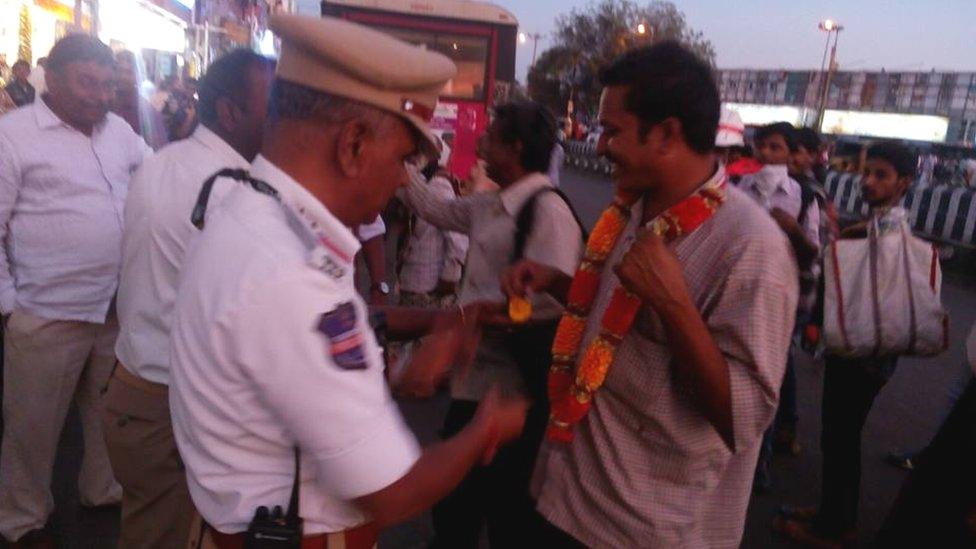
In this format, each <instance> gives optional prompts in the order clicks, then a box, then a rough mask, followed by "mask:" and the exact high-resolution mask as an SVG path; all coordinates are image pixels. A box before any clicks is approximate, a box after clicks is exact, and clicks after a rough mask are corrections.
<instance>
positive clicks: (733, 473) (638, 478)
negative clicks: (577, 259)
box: [533, 170, 797, 549]
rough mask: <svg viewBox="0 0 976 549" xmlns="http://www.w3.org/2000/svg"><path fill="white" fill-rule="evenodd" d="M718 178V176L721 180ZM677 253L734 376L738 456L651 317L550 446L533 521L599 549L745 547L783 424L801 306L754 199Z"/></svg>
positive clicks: (784, 254)
mask: <svg viewBox="0 0 976 549" xmlns="http://www.w3.org/2000/svg"><path fill="white" fill-rule="evenodd" d="M721 176H722V173H721V170H719V173H717V174H716V177H721ZM641 213H642V205H641V204H638V205H637V206H635V208H634V212H633V217H632V219H631V222H630V225H629V226H628V228H627V230H626V232H625V233H624V235H623V236H622V237H621V239H620V242H618V244H617V247H616V249H615V251H614V252H613V254H612V255H611V257H610V260H609V261H608V262H607V268H606V270H605V271H604V273H603V276H602V280H601V287H600V293H599V296H598V298H597V301H596V302H595V303H594V308H593V311H592V312H591V313H590V315H589V323H588V327H587V332H586V335H585V339H584V343H588V342H589V341H592V340H593V338H594V337H595V336H596V335H597V332H598V330H599V324H600V319H601V318H602V317H603V313H604V311H605V310H606V308H607V306H608V304H609V300H610V296H611V294H612V292H613V290H614V289H615V288H616V287H617V286H618V285H619V281H618V279H617V277H616V275H614V273H613V271H612V266H613V265H615V264H617V263H618V262H619V261H620V258H621V257H622V255H623V254H624V252H625V251H626V250H627V249H628V248H629V247H630V244H631V243H632V242H633V240H634V237H635V234H636V232H637V229H638V225H639V222H640V219H641ZM671 248H672V250H673V251H674V253H675V254H676V255H677V257H678V261H680V263H681V264H682V266H683V272H684V276H685V280H686V282H687V284H688V289H689V292H690V294H691V297H692V299H693V300H694V303H695V304H696V305H697V307H698V310H699V311H701V314H702V317H703V319H704V321H705V323H706V324H707V326H708V328H709V331H710V332H711V335H712V338H714V340H715V343H716V344H717V345H718V347H719V349H720V350H721V352H722V354H723V356H724V357H725V360H726V362H727V364H728V368H729V376H730V381H731V392H732V416H733V423H734V425H733V427H734V436H735V443H736V452H735V453H734V454H733V453H731V452H730V451H729V449H728V448H727V446H726V445H725V444H724V442H723V441H722V439H721V437H720V436H719V435H718V432H717V431H716V430H715V428H714V427H713V426H712V425H711V424H710V423H709V422H708V420H707V419H706V418H705V415H704V414H703V413H702V412H701V410H700V409H699V408H698V407H697V406H696V405H695V401H694V398H693V397H692V396H691V395H690V394H689V389H688V388H687V387H684V386H682V385H680V384H678V382H677V381H676V380H675V377H674V367H673V366H672V360H673V358H672V354H671V350H670V349H669V348H668V345H667V341H666V338H665V332H664V329H663V327H662V325H661V320H660V318H659V317H658V316H657V315H656V314H655V313H654V312H653V311H651V310H649V309H647V308H645V309H643V310H642V312H641V314H640V316H639V317H638V320H637V322H636V323H635V325H634V327H633V328H632V329H631V331H630V333H629V334H628V335H627V336H626V337H625V338H624V340H623V342H622V343H621V345H620V347H619V349H618V351H617V354H616V357H615V359H614V362H613V365H612V367H611V370H610V373H609V375H608V377H607V380H606V384H605V385H604V386H603V387H602V388H601V389H600V391H599V392H598V393H597V394H596V396H595V398H594V401H593V407H592V409H591V410H590V413H589V414H588V415H587V417H586V419H585V420H584V421H583V422H582V423H580V424H579V425H577V426H576V427H575V434H576V437H575V439H574V441H573V442H572V443H571V444H568V445H566V444H561V443H552V442H546V443H545V444H543V447H542V450H541V452H540V456H539V460H538V462H537V469H536V473H535V477H534V479H533V491H534V493H535V494H536V496H537V497H538V502H539V503H538V508H539V510H540V511H541V512H542V514H543V515H544V516H545V517H546V518H547V519H548V520H549V521H550V522H552V523H553V524H554V525H556V526H557V527H559V528H561V529H562V530H564V531H566V532H568V533H569V534H571V535H572V536H574V537H575V538H577V539H578V540H580V541H582V542H583V543H585V544H587V545H589V546H593V547H669V548H693V549H698V548H702V547H709V548H716V547H738V545H739V541H740V539H741V536H742V530H743V524H744V521H745V516H746V508H747V506H748V503H749V495H750V493H751V487H752V477H753V473H754V470H755V466H756V460H757V458H758V454H759V448H760V445H761V440H762V434H763V431H765V430H766V427H767V426H768V425H769V424H770V422H771V421H772V419H773V416H774V414H775V412H776V406H777V402H778V398H779V387H780V383H781V382H782V379H783V372H784V371H785V367H786V353H787V348H788V347H789V340H790V334H791V333H792V331H793V321H794V313H795V311H796V302H797V269H796V266H795V262H794V260H793V259H792V256H791V253H790V251H789V244H788V242H787V241H786V238H785V237H784V236H783V234H782V232H781V231H780V230H779V228H778V227H777V226H776V225H775V223H774V222H773V221H772V219H771V218H770V217H769V216H768V215H767V214H766V213H765V212H764V211H763V210H762V209H761V208H760V207H759V206H757V205H756V204H755V203H754V202H753V201H752V200H751V199H750V198H748V197H747V196H746V195H745V194H743V193H742V192H741V191H739V190H738V189H735V188H729V190H728V200H727V201H726V203H725V204H724V205H723V206H722V207H721V208H720V209H719V211H718V212H716V214H715V215H714V216H713V217H712V218H711V219H710V220H708V221H707V222H705V224H704V225H702V226H701V227H700V228H699V229H698V230H696V231H695V232H693V233H692V234H690V235H688V236H686V237H683V238H680V239H678V240H676V241H675V242H674V243H673V244H672V245H671Z"/></svg>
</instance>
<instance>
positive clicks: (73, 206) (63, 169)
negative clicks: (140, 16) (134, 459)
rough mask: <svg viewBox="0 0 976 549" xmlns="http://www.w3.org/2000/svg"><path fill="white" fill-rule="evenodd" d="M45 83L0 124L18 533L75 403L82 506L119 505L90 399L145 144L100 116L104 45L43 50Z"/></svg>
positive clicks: (0, 268) (111, 321) (7, 401)
mask: <svg viewBox="0 0 976 549" xmlns="http://www.w3.org/2000/svg"><path fill="white" fill-rule="evenodd" d="M47 69H48V72H47V81H48V93H47V94H45V95H43V96H41V98H39V99H38V100H37V101H35V102H34V104H33V105H30V106H27V107H24V108H21V109H18V110H16V111H14V112H12V113H9V114H7V115H6V116H4V118H3V119H2V120H0V240H2V241H3V242H4V243H5V246H4V248H3V251H2V253H0V311H2V313H3V314H4V316H6V317H7V320H6V323H7V324H6V334H5V339H4V347H5V351H6V356H5V364H4V374H5V375H4V382H5V383H4V388H3V389H4V414H3V420H4V432H3V448H2V451H0V453H2V457H0V534H3V536H4V537H5V538H7V540H8V541H11V542H13V541H16V540H18V539H20V538H22V537H23V536H24V535H25V534H28V533H31V537H33V536H35V535H37V536H44V534H43V533H38V534H34V533H33V531H36V530H40V529H42V528H43V526H44V524H45V522H46V521H47V519H48V517H49V516H50V514H51V512H52V511H53V509H54V499H53V497H52V496H51V492H50V483H51V471H52V468H53V467H54V457H55V452H56V449H57V444H58V438H59V436H60V434H61V428H62V426H63V425H64V420H65V417H66V415H67V413H68V408H69V406H70V405H71V402H72V400H74V401H75V402H76V403H77V404H78V409H79V412H80V414H81V421H82V428H83V432H84V439H85V453H84V457H83V458H82V464H81V474H80V475H79V479H78V484H79V486H78V488H79V492H80V496H81V503H82V505H86V506H100V505H106V504H116V503H118V502H119V500H120V499H121V495H122V494H121V489H120V488H119V485H118V484H117V483H116V482H115V479H114V478H113V476H112V469H111V466H110V465H109V459H108V455H107V453H106V451H105V446H104V437H103V434H102V427H101V422H100V421H99V409H100V405H99V395H100V393H101V390H102V389H103V388H104V387H105V384H106V382H107V381H108V378H109V375H110V373H111V371H112V365H113V364H114V363H115V358H114V355H115V353H114V350H113V348H114V346H115V338H116V334H117V333H118V326H117V322H116V319H115V311H114V306H113V297H114V296H115V291H116V288H117V286H118V280H119V279H118V277H119V269H120V266H121V259H122V258H121V250H122V224H123V205H124V203H125V197H126V192H127V190H128V185H129V179H130V178H131V176H132V173H133V172H134V171H135V170H136V169H137V168H138V167H139V165H140V164H141V163H142V161H143V159H144V158H145V157H146V156H148V155H149V154H151V150H150V149H149V147H148V146H147V145H146V144H145V142H144V141H143V140H142V138H140V137H139V136H138V135H136V134H135V133H134V132H133V131H132V128H130V127H129V125H128V124H127V123H126V122H125V121H124V120H122V119H121V118H119V117H117V116H115V115H113V114H110V113H109V112H108V109H109V105H110V103H111V100H112V97H113V95H114V93H115V87H114V58H113V56H112V51H111V50H110V49H109V48H108V46H106V45H104V44H102V43H101V42H99V41H98V40H96V39H94V38H91V37H88V36H84V35H77V34H73V35H69V36H67V37H65V38H63V39H62V40H60V41H59V42H58V43H57V44H56V45H55V46H54V48H53V49H52V50H51V55H50V57H49V59H48V67H47Z"/></svg>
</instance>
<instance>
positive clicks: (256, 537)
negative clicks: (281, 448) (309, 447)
mask: <svg viewBox="0 0 976 549" xmlns="http://www.w3.org/2000/svg"><path fill="white" fill-rule="evenodd" d="M300 459H301V458H300V454H299V451H298V448H297V447H296V448H295V481H294V483H292V486H291V499H290V500H289V501H288V511H287V512H285V513H284V514H283V513H282V512H281V506H280V505H275V506H274V508H273V509H271V510H269V509H268V508H267V507H265V506H263V505H262V506H261V507H258V508H257V510H256V511H255V512H254V518H253V519H251V523H250V524H248V525H247V532H246V533H245V534H244V549H300V548H301V546H302V519H301V517H299V516H298V489H299V485H300V483H301V464H300V462H299V460H300Z"/></svg>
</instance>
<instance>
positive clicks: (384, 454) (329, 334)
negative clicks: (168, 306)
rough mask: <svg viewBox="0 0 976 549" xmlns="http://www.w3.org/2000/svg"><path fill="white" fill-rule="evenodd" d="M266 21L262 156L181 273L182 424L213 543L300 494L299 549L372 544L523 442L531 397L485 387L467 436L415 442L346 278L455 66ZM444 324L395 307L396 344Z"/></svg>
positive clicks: (175, 348)
mask: <svg viewBox="0 0 976 549" xmlns="http://www.w3.org/2000/svg"><path fill="white" fill-rule="evenodd" d="M271 28H272V30H273V31H274V32H275V33H276V34H277V35H278V36H279V37H280V38H281V40H282V52H281V57H280V60H279V63H278V69H277V75H276V79H275V82H274V84H273V91H272V99H271V105H270V108H269V112H270V114H269V121H268V125H267V127H266V131H265V137H264V145H263V147H262V153H261V155H259V156H258V157H257V158H256V159H255V161H254V162H253V164H252V166H251V169H250V175H249V176H248V177H242V179H245V180H246V182H244V183H241V184H239V185H238V186H237V187H236V188H235V189H233V190H231V191H230V192H229V193H228V194H227V196H226V197H225V198H224V200H223V201H222V203H221V208H220V209H219V210H215V211H213V212H211V214H210V215H208V216H207V217H206V225H205V226H204V227H203V231H202V234H201V235H200V237H199V238H198V239H196V241H195V242H194V243H193V245H192V246H191V249H190V251H189V253H188V255H187V258H186V261H185V263H184V269H183V272H182V282H181V286H180V293H179V296H178V297H177V302H176V306H175V312H174V323H173V330H172V336H171V349H170V351H171V367H172V379H171V391H170V404H171V408H172V415H173V427H174V432H175V435H176V439H177V443H178V446H179V449H180V453H181V455H182V456H183V459H184V462H185V464H186V471H187V478H188V483H189V488H190V494H191V496H192V499H193V502H194V504H195V505H196V507H197V509H198V510H199V512H200V514H201V515H202V517H203V519H204V520H205V521H206V524H207V525H208V526H207V527H206V528H205V529H204V534H203V536H202V544H203V546H204V547H218V548H221V549H225V548H231V547H242V546H243V545H244V544H245V540H246V539H247V540H250V542H254V541H255V540H259V541H262V542H268V540H269V539H270V538H271V537H274V536H273V535H269V534H267V533H261V532H265V531H266V530H261V529H262V528H264V527H265V526H266V525H267V524H268V523H269V519H268V518H267V516H256V510H257V509H258V508H259V507H261V506H268V507H271V506H276V505H278V506H281V507H285V506H291V505H292V504H293V503H294V501H295V500H296V499H298V505H297V506H295V507H297V510H298V513H297V514H298V515H300V517H301V519H302V520H303V521H304V526H303V530H304V532H303V535H304V539H303V540H300V541H301V543H302V545H301V546H302V547H338V546H342V547H346V548H349V549H356V548H357V547H371V546H372V545H373V544H374V543H375V539H376V537H375V536H376V531H377V530H378V529H379V528H382V527H383V526H385V525H388V524H392V523H396V522H399V521H402V520H404V519H407V518H409V517H411V516H413V515H415V514H417V513H419V512H421V511H423V510H424V509H426V508H427V507H429V506H430V505H432V504H433V503H435V502H436V501H437V500H439V499H440V498H442V497H443V496H444V495H445V494H447V493H448V492H449V491H450V490H451V489H452V488H453V487H454V486H455V485H456V484H457V483H458V482H459V481H460V480H461V479H462V478H463V477H464V475H465V474H466V472H467V471H468V470H469V469H470V468H471V467H472V466H474V465H475V464H476V463H478V462H479V461H485V460H487V459H490V457H491V455H492V454H493V452H494V449H495V448H496V447H497V446H498V445H499V444H503V443H505V442H507V441H509V440H512V439H513V438H514V437H517V436H518V434H519V433H520V432H521V429H522V424H523V422H524V414H525V405H524V403H519V402H513V401H507V400H503V399H502V398H501V397H498V396H497V393H493V394H491V395H490V396H489V397H487V398H486V399H485V400H484V401H483V402H482V407H481V409H480V411H479V413H478V417H477V418H476V419H475V421H473V422H472V424H471V426H470V427H469V428H467V429H465V430H464V431H463V432H461V433H460V434H458V435H457V436H456V437H454V438H452V439H450V440H447V441H444V442H442V443H440V444H437V445H435V446H431V447H429V448H426V449H421V448H420V447H419V446H418V444H417V442H416V440H415V439H414V436H413V435H412V434H411V432H410V431H409V429H408V428H407V427H406V425H405V424H404V422H403V420H402V418H401V416H400V414H399V412H398V410H397V407H396V405H395V403H394V402H393V400H392V399H391V397H390V394H389V390H388V388H387V385H386V382H385V379H384V374H383V367H384V365H383V362H382V360H381V351H380V347H379V345H378V344H377V340H376V338H375V337H374V330H373V329H372V327H371V326H370V323H369V320H368V311H367V309H366V306H365V304H364V303H363V301H362V299H361V298H360V297H359V295H358V294H357V293H356V290H355V287H354V281H353V265H352V260H353V257H354V256H355V254H356V252H357V250H358V249H359V242H358V240H357V239H356V236H355V235H354V233H353V231H352V230H351V229H350V227H356V226H357V225H359V224H361V223H364V222H368V221H372V220H373V219H374V218H375V217H376V215H377V213H378V212H379V211H380V209H381V208H382V207H383V206H384V205H385V203H386V201H387V200H388V199H389V198H390V196H391V195H392V194H393V193H394V191H395V190H396V189H397V188H398V187H401V186H404V185H406V183H407V181H408V175H407V171H406V169H405V163H406V162H407V161H409V160H410V159H411V158H412V157H414V156H415V155H416V154H417V153H418V151H421V150H429V149H430V147H431V146H432V145H431V143H432V142H431V141H430V137H429V136H430V134H429V130H428V128H427V123H426V122H427V121H428V120H429V119H430V116H431V115H432V113H433V110H434V106H435V102H436V98H437V94H438V92H439V91H440V90H441V89H442V88H443V86H444V84H445V82H446V81H447V80H448V79H449V78H451V77H453V76H454V74H455V71H456V69H455V67H454V65H453V64H452V63H451V62H450V61H449V60H448V59H447V58H446V57H444V56H442V55H440V54H437V53H433V52H429V51H426V50H423V49H420V48H418V47H414V46H412V45H409V44H406V43H403V42H400V41H398V40H395V39H393V38H391V37H389V36H387V35H385V34H382V33H379V32H376V31H373V30H369V29H366V28H364V27H361V26H358V25H355V24H352V23H349V22H345V21H340V20H335V19H330V18H325V19H319V18H306V17H299V16H291V15H280V16H276V17H274V18H273V19H272V21H271ZM203 202H204V201H200V202H198V208H197V209H196V210H195V214H197V217H198V221H199V220H202V219H203V218H202V216H200V215H199V214H200V213H201V212H200V210H201V206H203V205H205V204H203ZM435 321H436V324H437V325H445V324H452V325H454V326H462V325H464V324H465V323H467V322H472V321H473V320H472V319H471V318H470V311H467V312H466V311H453V312H449V313H446V312H428V313H420V312H416V313H413V312H409V313H404V312H402V311H396V310H391V311H389V313H388V316H387V322H388V324H389V329H390V331H391V332H394V331H399V332H403V334H404V335H405V336H406V335H412V334H411V332H417V331H422V330H423V329H429V328H430V326H431V325H432V324H434V323H435ZM448 339H449V340H450V338H448ZM458 339H459V338H457V339H454V340H452V341H457V340H458ZM296 450H297V453H298V454H299V455H300V459H299V460H296ZM296 461H299V462H300V468H299V467H296ZM299 470H300V473H298V471H299ZM296 473H297V474H296ZM296 476H297V477H299V478H300V479H301V480H300V483H295V482H293V481H294V480H295V478H296ZM293 485H295V488H300V489H297V490H293ZM295 496H299V497H297V498H296V497H295ZM292 518H293V514H292V513H289V514H288V515H287V520H284V519H283V520H278V521H275V520H270V522H272V523H274V524H282V525H287V524H294V521H292V520H291V519H292ZM249 526H250V529H249ZM286 529H287V528H286ZM255 531H258V533H257V534H256V533H255ZM275 535H276V534H275ZM293 535H294V529H292V530H289V533H286V534H285V535H284V537H288V536H293ZM269 536H270V537H269ZM296 543H297V542H296ZM283 546H284V547H297V546H298V545H295V544H294V543H293V544H292V545H283ZM275 547H278V545H275Z"/></svg>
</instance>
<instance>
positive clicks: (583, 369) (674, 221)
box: [546, 178, 725, 443]
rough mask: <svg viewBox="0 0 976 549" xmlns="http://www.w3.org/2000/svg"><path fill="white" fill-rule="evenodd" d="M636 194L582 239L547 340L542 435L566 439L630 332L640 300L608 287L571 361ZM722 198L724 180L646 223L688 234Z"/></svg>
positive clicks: (660, 231)
mask: <svg viewBox="0 0 976 549" xmlns="http://www.w3.org/2000/svg"><path fill="white" fill-rule="evenodd" d="M637 199H638V197H637V196H636V195H629V194H625V193H620V194H618V195H617V196H616V197H615V198H614V202H613V204H611V205H610V206H609V207H608V208H607V209H606V210H604V212H603V215H601V216H600V219H599V220H598V221H597V223H596V226H595V227H594V229H593V233H592V234H591V235H590V238H589V240H588V241H587V243H586V253H585V256H584V257H585V259H584V260H583V262H582V264H581V265H580V268H579V269H578V270H577V271H576V276H575V277H574V278H573V283H572V285H571V286H570V290H569V296H568V306H567V308H566V312H565V313H564V314H563V318H562V320H561V321H560V322H559V328H558V329H557V331H556V337H555V339H554V341H553V345H552V353H553V361H552V367H551V368H550V370H549V383H548V392H549V404H550V415H549V425H548V427H547V429H546V438H548V439H549V440H552V441H556V442H565V443H569V442H572V440H573V426H574V425H575V424H577V423H579V422H580V421H582V420H583V418H585V417H586V414H587V413H588V412H589V410H590V406H591V405H592V402H593V397H594V395H595V394H596V392H597V391H598V390H599V389H600V387H602V386H603V383H604V382H605V381H606V379H607V375H608V374H609V373H610V367H611V366H612V365H613V361H614V357H615V356H616V353H617V347H618V346H619V345H620V342H621V341H622V340H623V338H624V336H626V335H627V333H628V332H629V331H630V328H631V326H632V325H633V323H634V319H635V318H636V317H637V312H638V311H639V310H640V299H639V298H638V297H637V296H635V295H634V294H632V293H630V292H629V291H627V290H626V289H625V288H623V287H618V288H617V289H616V290H614V293H613V296H612V297H611V300H610V304H609V305H608V306H607V310H606V312H605V313H604V315H603V318H602V319H601V328H602V329H601V332H600V335H599V336H597V337H596V338H595V339H594V340H593V341H592V342H591V343H590V344H589V345H588V346H587V348H586V350H585V351H584V353H583V357H582V359H581V360H580V363H579V367H578V368H577V369H576V372H575V373H574V372H573V365H574V363H575V362H576V358H577V355H578V354H579V352H580V348H581V347H582V345H583V334H584V333H585V331H586V323H587V317H588V316H589V314H590V312H591V310H592V308H593V303H594V302H595V301H596V297H597V292H598V291H599V287H600V274H601V273H602V272H603V270H604V266H605V263H606V260H607V257H608V256H609V255H610V253H611V252H612V251H613V249H614V247H615V246H616V245H617V242H618V241H619V240H620V236H621V235H622V234H623V232H624V229H626V228H627V224H628V223H629V220H630V207H631V206H633V204H634V203H635V202H636V201H637ZM724 201H725V179H724V178H723V179H722V180H721V181H719V182H718V183H717V184H713V185H709V186H706V187H703V188H702V189H699V190H698V192H696V193H695V194H693V195H692V196H690V197H688V198H687V199H685V200H684V201H682V202H680V203H679V204H677V205H675V206H674V207H672V208H671V209H669V210H668V211H667V212H664V213H663V214H661V215H660V216H658V217H657V218H656V219H655V220H654V221H652V222H651V223H650V224H649V227H648V228H649V229H650V230H651V231H653V232H654V234H656V235H658V236H661V237H662V238H664V239H665V240H667V241H669V242H670V241H671V240H674V239H675V238H678V237H679V236H683V235H686V234H688V233H691V232H692V231H694V230H695V229H697V228H698V227H699V226H701V224H702V223H704V222H705V221H706V220H708V219H709V218H710V217H711V216H712V215H713V214H714V213H715V211H716V210H717V209H718V208H719V207H720V206H721V205H722V203H723V202H724Z"/></svg>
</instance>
